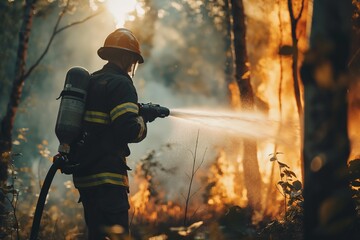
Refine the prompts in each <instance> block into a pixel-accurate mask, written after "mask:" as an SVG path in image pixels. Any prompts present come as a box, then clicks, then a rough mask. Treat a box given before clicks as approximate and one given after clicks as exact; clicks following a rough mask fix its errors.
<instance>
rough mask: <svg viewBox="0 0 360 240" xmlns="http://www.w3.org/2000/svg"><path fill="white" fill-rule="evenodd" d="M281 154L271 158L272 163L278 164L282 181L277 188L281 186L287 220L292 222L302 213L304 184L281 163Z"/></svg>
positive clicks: (277, 153)
mask: <svg viewBox="0 0 360 240" xmlns="http://www.w3.org/2000/svg"><path fill="white" fill-rule="evenodd" d="M279 154H283V153H281V152H276V153H272V154H270V155H269V156H272V157H271V158H270V161H271V162H276V163H277V164H278V166H279V171H280V181H278V182H277V184H276V186H277V188H278V186H280V189H279V188H278V189H279V191H280V193H281V194H282V195H283V196H284V211H285V215H284V216H285V219H288V218H289V220H292V219H293V218H294V217H296V216H297V215H298V214H300V213H301V212H302V207H303V202H304V197H303V195H302V192H303V189H302V183H301V182H300V181H299V180H298V179H297V176H296V174H295V173H294V172H293V171H291V170H290V167H289V166H288V165H286V164H285V163H283V162H280V161H279V159H278V158H277V156H278V155H279Z"/></svg>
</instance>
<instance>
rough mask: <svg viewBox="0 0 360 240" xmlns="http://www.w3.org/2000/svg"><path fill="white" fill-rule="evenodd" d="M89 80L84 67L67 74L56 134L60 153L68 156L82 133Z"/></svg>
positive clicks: (74, 68)
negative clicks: (72, 145) (71, 147)
mask: <svg viewBox="0 0 360 240" xmlns="http://www.w3.org/2000/svg"><path fill="white" fill-rule="evenodd" d="M89 80H90V74H89V72H88V71H87V70H86V69H85V68H82V67H73V68H71V69H70V70H69V71H68V72H67V74H66V79H65V84H64V89H63V91H62V92H61V94H60V96H59V98H61V102H60V107H59V112H58V116H57V120H56V126H55V134H56V136H57V138H58V139H59V142H60V145H59V149H58V151H59V153H64V154H68V153H69V152H70V145H71V143H73V142H74V141H75V140H76V139H77V137H78V136H79V135H80V133H81V125H82V120H83V115H84V111H85V102H86V95H87V94H86V93H87V88H88V85H89Z"/></svg>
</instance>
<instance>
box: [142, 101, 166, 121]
mask: <svg viewBox="0 0 360 240" xmlns="http://www.w3.org/2000/svg"><path fill="white" fill-rule="evenodd" d="M138 105H139V115H140V116H142V117H143V119H144V121H145V122H152V121H154V120H155V119H156V118H158V117H160V118H164V117H167V116H169V114H170V110H169V109H168V108H166V107H162V106H160V105H159V104H153V103H139V104H138Z"/></svg>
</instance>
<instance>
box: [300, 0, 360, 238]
mask: <svg viewBox="0 0 360 240" xmlns="http://www.w3.org/2000/svg"><path fill="white" fill-rule="evenodd" d="M350 31H351V1H350V0H347V1H337V0H314V5H313V16H312V26H311V37H310V49H309V51H308V53H307V54H306V56H305V60H304V63H303V66H302V68H301V76H302V80H303V83H304V93H305V95H304V96H305V98H304V100H305V108H304V110H305V111H304V114H305V115H304V116H305V118H304V151H303V155H304V165H305V169H304V170H305V171H304V172H305V185H304V186H305V187H304V199H305V204H304V227H305V232H304V239H306V240H312V239H320V240H321V239H327V240H328V239H333V240H335V239H360V237H359V236H354V234H353V232H352V231H351V229H350V225H351V222H352V220H353V219H354V218H355V208H354V205H353V202H352V199H351V194H350V188H349V179H348V174H347V160H348V156H349V151H350V145H349V138H348V133H347V101H346V99H347V88H348V86H349V84H348V83H349V80H348V79H349V77H348V74H347V62H348V58H349V46H350Z"/></svg>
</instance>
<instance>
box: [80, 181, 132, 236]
mask: <svg viewBox="0 0 360 240" xmlns="http://www.w3.org/2000/svg"><path fill="white" fill-rule="evenodd" d="M79 192H80V201H81V202H82V204H83V207H84V214H85V222H86V225H87V227H88V239H89V240H103V239H105V238H106V237H108V238H110V239H125V237H126V236H128V234H129V214H128V210H129V207H130V206H129V201H128V192H127V188H125V187H122V186H116V185H110V184H104V185H100V186H96V187H89V188H84V189H79ZM119 226H120V227H119Z"/></svg>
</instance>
